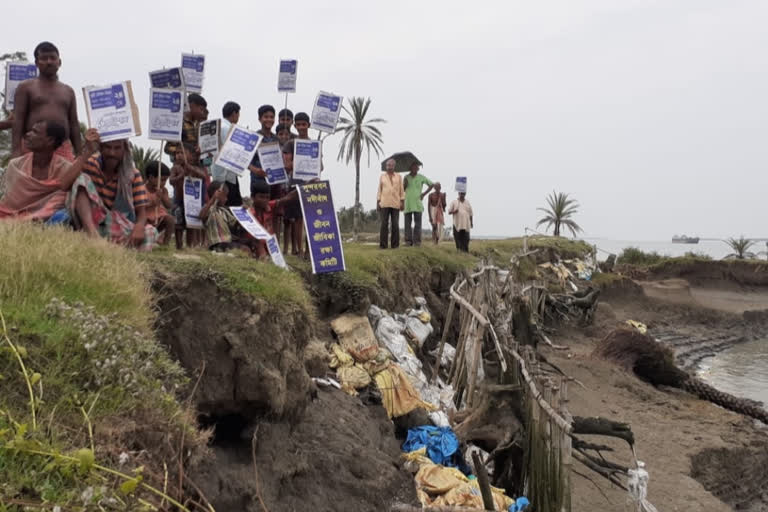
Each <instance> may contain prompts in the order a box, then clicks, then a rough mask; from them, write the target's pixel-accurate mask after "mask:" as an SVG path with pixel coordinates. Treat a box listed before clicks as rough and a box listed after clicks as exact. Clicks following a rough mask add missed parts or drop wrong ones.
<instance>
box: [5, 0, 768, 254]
mask: <svg viewBox="0 0 768 512" xmlns="http://www.w3.org/2000/svg"><path fill="white" fill-rule="evenodd" d="M40 13H45V15H43V16H41V15H40ZM13 18H14V19H15V20H18V23H7V24H5V26H4V27H3V30H2V32H0V43H1V44H0V53H6V52H11V51H16V50H23V51H26V52H27V53H28V54H29V55H30V57H31V53H32V50H33V49H34V47H35V45H36V44H37V43H39V42H40V41H43V40H50V41H52V42H54V43H55V44H56V45H57V46H58V47H59V49H60V51H61V57H62V61H63V64H62V68H61V70H60V74H59V76H60V78H61V80H62V81H64V82H66V83H68V84H69V85H71V86H72V87H73V88H74V89H75V91H76V94H77V97H78V101H79V114H80V117H81V119H83V120H84V119H85V110H84V108H83V105H82V93H81V88H82V87H83V86H86V85H105V84H109V83H114V82H119V81H123V80H131V81H132V82H133V89H134V94H135V97H136V101H137V103H138V105H139V107H140V110H141V118H142V123H143V124H144V130H145V131H146V122H147V103H148V92H149V91H148V90H149V78H148V76H147V73H148V72H149V71H151V70H155V69H160V68H162V67H163V66H166V67H173V66H178V65H179V62H180V58H181V57H180V54H181V52H191V51H194V52H195V53H201V54H204V55H205V56H206V70H205V83H204V90H203V96H205V98H206V100H207V101H208V105H209V109H210V111H211V118H214V117H217V116H218V115H220V113H221V106H222V105H223V104H224V103H225V102H226V101H228V100H234V101H237V102H238V103H239V104H240V105H241V106H242V112H241V121H240V123H241V124H243V125H248V126H250V127H251V128H258V127H259V124H258V116H257V109H258V107H259V106H260V105H262V104H273V105H274V106H275V107H276V108H278V109H279V107H280V106H282V105H283V103H284V101H285V98H284V96H283V95H280V94H278V92H277V71H278V62H279V60H280V59H281V58H295V59H298V61H299V67H298V84H297V92H296V93H295V94H291V95H289V98H288V104H289V108H291V109H292V110H293V111H294V112H297V111H307V112H311V109H312V103H313V101H314V98H315V95H316V94H317V92H318V91H320V90H325V91H330V92H334V93H336V94H340V95H342V96H345V97H352V96H363V97H370V98H371V100H372V103H371V109H370V112H371V115H372V116H375V117H382V118H384V119H386V120H387V123H386V124H384V125H382V127H381V129H382V132H383V139H384V146H383V149H384V153H385V155H382V157H378V156H376V155H375V154H372V155H371V162H370V167H368V166H367V161H366V160H365V159H364V165H363V167H362V169H361V202H362V203H363V206H364V207H365V208H366V209H370V208H373V207H375V199H376V187H377V183H378V177H379V173H380V165H381V161H382V160H383V159H384V156H387V155H389V154H391V153H394V152H398V151H404V150H410V151H413V152H414V153H415V154H416V155H417V156H418V157H419V158H420V159H421V161H422V162H424V167H423V169H422V172H423V174H425V175H426V176H427V177H429V178H430V179H432V180H433V181H440V182H442V183H443V188H444V190H445V191H447V192H448V197H449V200H450V199H452V198H453V197H455V195H456V194H455V192H454V191H453V185H454V182H455V178H456V176H467V177H468V194H467V198H468V199H469V200H470V202H471V204H472V206H473V209H474V216H475V230H474V234H475V235H478V236H483V235H495V236H516V235H520V234H522V233H523V231H524V230H525V228H526V227H528V228H535V227H536V223H537V221H538V219H539V218H540V217H541V213H540V212H538V211H537V208H538V207H541V206H544V205H545V200H546V196H547V194H549V193H551V192H552V191H553V190H555V191H558V192H567V193H569V194H570V195H571V197H573V198H575V199H576V200H578V202H579V204H580V208H579V212H578V214H577V215H576V217H575V220H576V221H577V222H578V223H579V224H580V225H581V226H582V228H583V229H584V235H585V236H590V237H606V238H620V239H625V240H627V239H631V240H668V239H669V238H671V237H672V235H674V234H683V233H686V234H688V235H698V236H702V237H729V236H738V235H741V234H744V235H746V236H748V237H768V225H767V223H766V212H768V202H766V201H765V198H766V196H767V195H768V173H767V172H766V168H767V167H768V143H766V139H767V136H768V100H767V99H766V95H768V61H766V59H765V49H766V48H768V31H766V30H765V27H766V26H768V2H765V1H764V0H727V1H726V0H717V1H715V0H659V1H655V0H537V1H533V0H527V1H518V0H504V1H495V2H492V1H484V0H476V1H473V2H464V1H463V2H458V1H453V0H443V1H432V0H419V1H413V0H411V1H408V2H406V1H401V0H390V1H388V2H359V1H351V0H350V1H348V0H341V1H335V0H327V1H325V2H310V1H306V0H293V1H291V2H279V1H278V2H253V1H246V0H243V1H227V0H219V1H217V2H203V1H197V0H187V1H186V2H170V1H169V2H159V1H153V2H149V1H146V0H135V1H132V2H130V3H127V2H126V3H119V2H103V1H102V2H95V1H85V0H70V1H68V2H53V1H50V0H41V1H38V2H34V3H32V4H27V3H23V2H22V3H17V4H15V5H14V9H13ZM23 20H26V21H23ZM340 140H341V135H334V136H331V137H329V138H328V139H326V141H325V145H324V155H325V157H324V162H325V172H324V174H323V176H324V177H325V178H327V179H330V181H331V185H332V190H333V194H334V199H335V202H336V204H337V207H341V206H351V205H352V204H353V202H354V182H355V179H354V174H355V173H354V167H353V166H351V165H350V166H347V165H345V164H344V163H343V162H337V161H336V155H337V152H338V144H339V141H340ZM134 143H137V144H140V145H144V146H152V147H158V146H159V143H158V142H156V141H149V140H147V139H146V138H141V137H140V138H136V139H135V140H134ZM424 223H425V225H426V223H427V221H426V219H425V221H424Z"/></svg>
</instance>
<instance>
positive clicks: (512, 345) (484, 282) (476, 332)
mask: <svg viewBox="0 0 768 512" xmlns="http://www.w3.org/2000/svg"><path fill="white" fill-rule="evenodd" d="M499 275H503V274H500V273H499V269H498V268H497V267H493V266H484V267H483V268H481V269H480V270H479V271H478V272H475V273H474V274H469V275H466V276H465V277H464V278H463V279H459V280H457V282H456V283H454V285H453V286H451V290H450V298H451V301H450V305H449V307H448V313H447V316H446V319H445V323H444V326H443V332H442V338H441V340H440V346H439V349H438V356H437V362H436V367H435V368H434V370H433V372H432V379H435V378H436V375H437V373H438V372H437V369H438V367H437V365H439V362H440V360H441V358H442V354H443V350H444V347H445V343H446V340H447V338H448V333H449V331H450V327H451V323H452V321H453V317H454V315H458V317H459V326H460V327H459V337H458V342H457V344H456V356H455V359H454V361H453V365H452V367H451V369H450V372H449V378H448V379H449V380H448V381H449V383H450V384H451V385H452V386H453V389H454V390H455V400H456V405H457V407H458V408H462V405H464V406H465V407H467V408H470V407H473V404H474V402H475V401H476V400H477V399H478V395H479V394H480V390H479V389H478V374H479V372H480V371H481V370H480V369H481V368H482V359H483V346H484V344H485V341H486V339H488V340H489V345H491V344H492V346H493V351H494V352H495V353H496V355H497V357H498V360H499V366H500V369H501V375H503V376H504V380H505V382H509V381H510V380H511V382H512V385H513V387H519V388H520V389H521V390H522V392H523V396H524V401H525V407H526V410H527V416H528V417H527V418H526V433H527V436H528V439H527V447H526V455H525V466H526V467H525V474H526V478H525V490H524V492H525V493H526V495H527V496H528V498H529V499H530V500H531V502H532V503H534V504H535V507H536V510H537V511H539V512H568V511H570V510H571V485H570V476H571V461H572V457H571V449H572V447H571V437H570V435H571V431H572V426H571V421H572V420H571V416H570V414H569V413H568V411H567V404H568V379H567V378H563V377H559V376H558V378H552V377H551V376H548V375H546V374H544V373H543V372H542V371H541V370H540V368H539V363H538V361H537V358H536V354H535V349H534V347H532V346H529V345H519V344H518V343H517V341H515V339H514V337H513V336H512V332H514V331H513V329H512V323H513V321H512V319H513V316H514V315H513V312H512V311H511V309H510V308H509V307H506V306H508V305H509V304H510V301H511V300H512V299H515V300H525V301H528V302H529V306H531V307H530V308H529V309H528V311H531V310H532V311H538V310H539V308H540V303H539V300H537V299H538V296H533V295H532V294H531V291H533V293H534V294H535V293H536V289H537V288H538V287H536V286H535V285H533V286H529V287H528V288H524V287H522V286H520V285H519V284H518V283H515V282H514V280H513V279H512V274H511V273H508V274H507V277H506V279H505V280H504V282H503V283H502V282H500V279H499ZM531 301H535V303H531ZM491 313H493V314H491ZM491 317H493V318H495V319H496V326H494V322H492V321H491V319H490V318H491ZM505 353H506V354H509V355H511V357H512V361H509V362H508V361H507V358H506V357H505ZM486 508H488V506H487V505H486Z"/></svg>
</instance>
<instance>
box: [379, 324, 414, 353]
mask: <svg viewBox="0 0 768 512" xmlns="http://www.w3.org/2000/svg"><path fill="white" fill-rule="evenodd" d="M403 328H404V326H403V325H402V324H400V323H399V322H397V321H396V320H395V319H394V318H392V317H391V316H385V317H382V318H381V320H379V323H378V325H377V326H376V340H377V341H378V342H379V345H380V346H382V347H384V348H386V349H387V350H389V352H390V353H391V354H392V355H393V356H394V358H395V359H396V360H397V361H398V362H399V361H400V358H401V357H403V356H404V355H405V354H409V353H410V349H409V348H408V340H406V339H405V336H403Z"/></svg>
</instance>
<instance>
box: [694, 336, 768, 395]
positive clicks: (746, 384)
mask: <svg viewBox="0 0 768 512" xmlns="http://www.w3.org/2000/svg"><path fill="white" fill-rule="evenodd" d="M699 377H700V378H701V379H702V380H704V381H706V382H707V383H708V384H710V385H712V386H714V387H716V388H717V389H719V390H720V391H725V392H726V393H730V394H732V395H735V396H739V397H743V398H751V399H752V400H757V401H760V402H763V406H764V407H766V408H768V338H764V339H758V340H753V341H747V342H745V343H740V344H738V345H734V346H733V347H731V348H729V349H728V350H725V351H723V352H720V353H719V354H717V355H716V356H714V357H710V358H708V359H705V360H704V361H702V362H701V364H700V366H699Z"/></svg>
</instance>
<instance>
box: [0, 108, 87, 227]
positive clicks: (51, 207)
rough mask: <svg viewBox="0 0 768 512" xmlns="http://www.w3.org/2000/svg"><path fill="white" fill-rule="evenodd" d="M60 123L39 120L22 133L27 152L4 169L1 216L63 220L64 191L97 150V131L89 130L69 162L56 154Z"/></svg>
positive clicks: (60, 137)
mask: <svg viewBox="0 0 768 512" xmlns="http://www.w3.org/2000/svg"><path fill="white" fill-rule="evenodd" d="M66 133H67V132H66V129H65V128H64V126H63V125H61V124H59V123H57V122H53V121H38V122H37V123H35V124H33V125H32V128H31V129H30V130H29V132H27V134H26V135H25V137H24V139H25V140H24V143H25V145H26V147H27V149H29V151H30V152H29V153H27V154H25V155H22V156H20V157H18V158H14V159H13V160H11V161H10V163H9V164H8V169H7V170H6V172H5V185H6V187H5V188H6V190H5V194H4V195H3V197H2V199H0V219H20V220H30V221H38V222H46V223H49V224H55V223H60V222H66V221H68V220H69V216H68V215H67V213H66V210H65V203H66V199H67V192H68V191H69V189H70V188H71V187H72V183H73V182H74V181H75V180H76V179H77V177H78V176H79V175H80V173H81V172H82V169H83V165H84V164H85V161H86V160H87V159H88V157H89V156H90V155H91V154H92V153H93V152H94V151H95V150H96V148H97V144H96V142H97V141H98V137H99V135H98V132H96V130H88V132H87V133H86V147H85V150H84V151H83V154H82V155H80V157H79V158H78V159H77V160H75V161H74V162H72V163H70V162H69V161H68V160H67V159H66V158H64V157H62V156H60V155H58V154H56V150H57V149H58V148H59V147H60V146H61V144H62V143H63V141H64V140H65V138H66Z"/></svg>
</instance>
